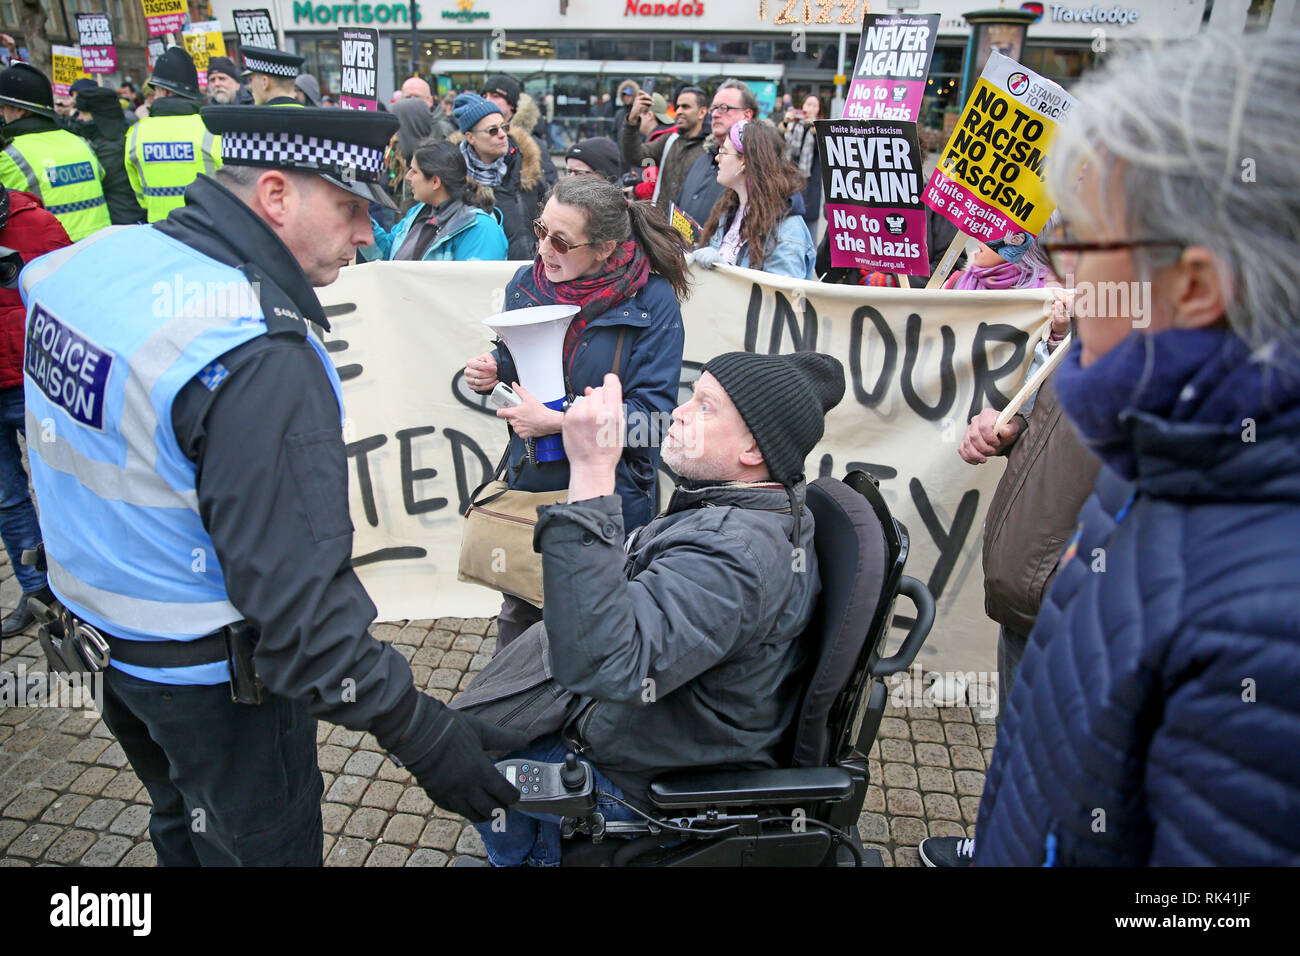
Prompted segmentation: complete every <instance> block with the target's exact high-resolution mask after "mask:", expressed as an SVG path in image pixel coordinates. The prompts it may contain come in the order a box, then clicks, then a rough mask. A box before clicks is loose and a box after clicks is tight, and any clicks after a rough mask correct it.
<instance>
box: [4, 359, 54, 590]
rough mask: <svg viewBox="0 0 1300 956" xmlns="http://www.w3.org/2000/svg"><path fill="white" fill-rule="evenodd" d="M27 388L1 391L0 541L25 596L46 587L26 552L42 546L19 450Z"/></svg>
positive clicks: (39, 572)
mask: <svg viewBox="0 0 1300 956" xmlns="http://www.w3.org/2000/svg"><path fill="white" fill-rule="evenodd" d="M25 407H26V406H25V405H24V402H23V387H22V386H21V385H15V386H13V387H12V388H0V538H2V539H4V546H5V550H6V551H8V552H9V563H10V564H12V565H13V568H14V577H16V578H17V579H18V584H19V585H20V586H21V587H22V589H23V593H30V592H32V591H39V590H40V589H41V588H43V587H45V572H44V571H37V570H36V569H35V568H29V567H25V566H24V565H23V563H22V556H23V551H24V550H26V549H28V548H34V547H36V546H37V545H38V544H40V543H41V527H40V525H39V524H37V522H36V509H35V508H34V507H33V506H32V496H31V495H30V494H28V492H27V472H25V471H23V456H22V452H20V451H19V450H18V433H19V432H25V431H26V429H25V427H24V424H25V422H24V413H25Z"/></svg>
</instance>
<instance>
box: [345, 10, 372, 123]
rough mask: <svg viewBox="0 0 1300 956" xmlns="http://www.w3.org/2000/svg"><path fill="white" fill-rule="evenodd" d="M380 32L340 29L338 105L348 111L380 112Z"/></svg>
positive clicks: (361, 29) (363, 29)
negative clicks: (341, 65)
mask: <svg viewBox="0 0 1300 956" xmlns="http://www.w3.org/2000/svg"><path fill="white" fill-rule="evenodd" d="M378 49H379V31H378V30H375V29H373V28H370V27H339V58H340V60H341V61H342V64H343V73H342V76H341V77H340V79H339V105H340V106H341V107H343V108H344V109H345V110H377V109H379V68H378V66H376V62H377V61H376V56H377V53H376V51H377V50H378Z"/></svg>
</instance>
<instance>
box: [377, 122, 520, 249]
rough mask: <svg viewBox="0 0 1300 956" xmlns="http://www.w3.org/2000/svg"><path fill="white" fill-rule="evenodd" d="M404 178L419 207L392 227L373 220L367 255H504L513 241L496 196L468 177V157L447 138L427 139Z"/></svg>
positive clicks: (418, 150)
mask: <svg viewBox="0 0 1300 956" xmlns="http://www.w3.org/2000/svg"><path fill="white" fill-rule="evenodd" d="M406 182H407V184H408V185H409V186H410V189H411V195H412V196H414V197H415V200H416V202H415V205H413V206H412V207H411V208H410V210H408V211H407V213H406V215H405V216H403V217H402V219H401V221H400V222H398V223H397V225H395V226H394V227H393V228H392V230H391V231H385V230H383V229H381V228H380V227H379V225H378V224H375V226H374V230H375V244H374V245H373V246H369V247H366V248H362V249H360V250H359V252H360V255H361V257H362V258H363V259H367V260H376V259H396V260H431V259H438V260H454V261H457V262H465V261H468V260H471V259H504V258H505V257H506V249H507V246H508V245H509V243H508V242H507V240H506V234H505V230H504V229H502V228H501V214H500V213H499V212H497V210H496V209H495V208H493V205H492V194H491V193H490V192H489V191H488V190H486V189H485V188H484V187H482V186H479V185H477V184H476V183H471V182H470V181H469V180H468V179H466V178H465V157H464V156H462V155H461V152H460V149H459V148H457V147H456V146H454V145H452V144H451V143H447V142H424V143H421V144H420V145H418V146H416V147H415V150H414V152H413V153H412V154H411V166H410V168H409V169H408V170H407V171H406Z"/></svg>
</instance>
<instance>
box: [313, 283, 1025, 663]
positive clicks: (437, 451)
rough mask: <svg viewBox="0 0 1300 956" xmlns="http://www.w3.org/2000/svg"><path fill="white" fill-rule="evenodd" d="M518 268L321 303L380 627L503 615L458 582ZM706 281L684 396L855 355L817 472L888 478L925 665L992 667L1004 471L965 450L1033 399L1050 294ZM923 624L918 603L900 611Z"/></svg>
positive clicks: (500, 429) (688, 317)
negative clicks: (978, 430)
mask: <svg viewBox="0 0 1300 956" xmlns="http://www.w3.org/2000/svg"><path fill="white" fill-rule="evenodd" d="M519 266H520V263H507V262H457V263H449V262H377V263H370V264H367V265H362V266H353V267H349V268H346V269H344V270H343V271H342V273H341V274H340V277H339V279H338V281H336V282H335V283H334V284H333V285H331V286H329V287H327V288H324V289H321V290H319V295H320V300H321V302H322V303H323V304H324V305H325V306H326V311H327V314H329V316H330V322H331V324H332V327H333V328H332V331H331V332H330V333H328V334H327V336H326V342H327V347H328V349H329V351H330V353H331V357H332V358H333V360H334V362H335V365H336V366H337V367H338V369H339V374H340V377H341V378H342V379H343V396H344V402H345V405H346V416H347V419H346V422H345V425H344V440H345V442H346V443H347V447H348V455H349V470H350V482H351V507H352V522H353V525H354V526H355V528H356V541H355V546H354V552H353V553H354V555H355V558H354V561H355V564H356V565H357V573H358V574H359V575H360V576H361V580H362V582H363V583H364V584H365V586H366V588H367V590H368V591H369V592H370V595H371V597H372V598H373V599H374V601H375V603H376V605H377V606H378V608H379V619H380V620H407V619H424V618H434V617H439V616H444V615H457V616H490V615H492V614H495V613H496V611H497V609H498V608H499V606H500V595H498V594H497V593H496V592H493V591H489V590H487V589H485V588H479V587H476V586H474V585H467V584H461V583H460V582H458V581H457V580H456V568H457V561H458V557H459V550H460V535H461V524H462V521H463V519H462V518H461V516H460V513H459V512H460V510H461V508H462V507H463V504H464V502H465V500H466V499H467V497H468V495H469V494H470V493H471V492H472V491H473V490H474V489H475V488H476V487H477V486H478V485H479V484H480V483H481V482H483V481H484V479H485V477H486V476H487V475H488V474H489V473H490V471H491V469H492V468H493V467H494V466H495V464H496V462H497V460H498V458H500V456H501V452H502V450H503V449H504V447H505V442H506V429H505V426H504V424H502V422H501V420H500V419H498V418H496V417H495V415H494V414H493V412H492V410H491V409H490V408H488V407H487V406H486V402H485V399H484V398H483V397H481V396H479V395H476V394H474V393H472V392H470V391H468V389H466V387H465V385H464V383H463V371H464V364H465V360H466V359H467V358H469V357H471V356H473V355H477V354H479V353H481V352H483V351H485V350H487V349H488V348H489V347H490V336H489V334H488V332H487V330H486V329H485V328H484V326H482V325H481V323H480V320H481V319H483V318H484V317H486V316H488V315H491V314H493V313H495V312H498V311H499V310H500V309H501V308H502V304H503V301H504V294H505V285H506V283H507V282H508V281H509V279H510V278H511V276H513V274H514V273H515V271H516V270H517V269H518V268H519ZM695 278H696V280H697V282H696V286H695V291H694V293H693V295H692V296H691V298H690V299H689V300H688V301H687V302H686V304H685V305H684V306H683V308H682V316H683V320H684V323H685V326H686V348H685V361H684V364H683V372H682V392H681V393H682V395H683V396H685V395H686V394H688V392H689V388H690V386H691V384H692V383H693V382H694V380H695V378H697V377H698V374H699V369H700V368H701V367H702V365H703V364H704V363H705V362H706V361H707V360H708V359H710V358H712V357H713V356H715V355H717V354H720V353H722V352H727V351H733V350H738V349H748V350H750V351H757V352H765V353H766V352H791V351H794V350H795V349H796V348H799V347H802V348H809V349H813V348H815V349H816V350H818V351H823V352H827V353H829V354H831V355H834V356H836V357H837V358H839V359H840V361H841V362H843V363H844V370H845V378H846V381H847V390H846V392H845V395H844V400H843V402H841V403H840V405H839V406H838V407H837V408H836V409H834V410H833V411H832V412H831V413H830V415H829V416H828V417H827V422H826V435H825V438H824V439H823V441H822V442H821V444H820V445H818V447H817V448H816V449H815V450H814V452H813V454H812V455H811V456H809V458H808V462H807V470H808V473H809V477H810V478H816V477H818V476H820V475H832V476H834V477H837V478H838V477H843V476H844V474H845V473H846V472H847V471H849V470H850V469H853V468H864V469H866V470H867V471H870V472H871V473H873V474H874V475H876V476H877V477H878V478H879V479H880V483H881V489H882V491H883V493H884V495H885V498H886V500H887V501H888V502H889V505H890V508H891V509H892V510H893V513H894V515H895V516H896V517H897V518H898V519H899V520H900V521H902V522H903V523H904V524H905V525H906V526H907V528H908V531H909V532H910V535H911V556H910V557H909V559H908V564H907V573H909V574H911V575H913V576H914V577H917V578H919V579H920V580H922V581H924V582H926V583H927V585H928V586H929V587H930V589H931V591H933V592H934V593H935V596H936V602H937V605H938V618H937V620H936V622H935V625H934V630H933V632H932V636H931V638H930V640H929V641H928V642H927V649H926V650H925V651H924V652H923V656H922V658H921V660H922V663H923V664H924V665H925V666H927V667H931V668H933V667H936V666H942V667H943V668H944V669H960V670H963V671H965V670H977V671H978V670H992V669H993V668H994V646H995V642H996V634H997V629H996V627H995V626H994V625H993V624H992V623H991V622H990V621H989V620H988V619H987V618H986V617H985V616H984V594H983V580H982V574H981V565H980V546H981V537H982V536H981V529H982V527H983V520H984V512H985V510H986V509H987V505H988V500H989V496H990V495H991V494H992V492H993V489H994V487H995V486H996V484H997V480H998V476H999V473H1000V471H1001V469H1000V468H998V467H997V466H993V467H983V466H980V467H976V466H971V465H967V464H965V463H964V462H962V461H961V459H960V458H958V456H957V445H958V443H959V442H960V440H961V438H962V436H963V435H964V433H965V429H966V422H967V419H968V418H969V417H970V416H971V415H972V414H974V413H975V412H977V411H978V410H979V409H981V408H984V407H986V406H988V405H995V406H999V407H1000V406H1001V405H1003V404H1005V403H1006V401H1007V400H1008V398H1009V397H1010V396H1011V395H1013V394H1014V393H1015V392H1016V390H1017V389H1018V388H1019V387H1020V385H1021V382H1022V381H1023V379H1024V371H1025V367H1026V363H1027V360H1028V357H1029V353H1028V349H1027V348H1026V343H1027V342H1028V341H1029V334H1030V331H1031V330H1034V329H1035V328H1036V327H1037V326H1038V325H1040V324H1041V322H1042V321H1043V319H1042V316H1043V312H1044V302H1045V300H1044V295H1043V293H1042V292H1041V291H1035V290H1023V291H1008V292H946V291H935V292H926V291H922V290H907V289H887V288H870V289H868V288H863V287H856V286H837V285H823V284H820V283H816V282H807V281H803V280H795V279H785V278H782V277H778V276H772V275H769V274H767V273H760V272H752V271H750V270H746V269H734V268H731V267H724V266H718V267H715V268H714V269H713V270H710V271H707V272H704V271H700V270H698V269H697V270H695ZM666 481H667V479H666V478H665V479H664V481H663V482H661V499H660V500H661V505H662V504H663V503H666V501H667V496H666V493H665V491H666V489H667V487H668V485H667V484H666ZM909 613H910V608H909V607H907V602H906V601H902V602H900V604H899V614H900V616H906V615H907V614H909ZM901 633H902V632H901V630H897V631H896V633H895V635H894V638H895V640H897V639H898V638H899V637H900V636H901Z"/></svg>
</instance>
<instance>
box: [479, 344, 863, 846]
mask: <svg viewBox="0 0 1300 956" xmlns="http://www.w3.org/2000/svg"><path fill="white" fill-rule="evenodd" d="M843 395H844V371H843V367H842V366H841V364H840V363H839V361H837V360H836V359H834V358H832V357H830V356H828V355H822V354H819V353H815V352H799V353H796V354H794V355H780V356H778V355H756V354H750V353H743V352H732V353H728V354H725V355H721V356H719V357H717V358H715V359H713V360H712V361H711V362H709V363H708V364H707V365H706V366H705V367H704V370H703V371H702V373H701V375H700V378H699V380H698V381H697V382H696V385H695V392H694V395H693V396H692V398H691V400H690V401H689V402H687V403H685V404H684V405H681V406H679V407H678V408H677V409H676V410H675V411H674V413H673V424H672V427H671V428H670V429H669V431H668V434H667V436H666V438H665V440H664V442H663V448H662V453H663V458H664V461H665V462H666V463H667V464H668V466H669V467H670V468H672V470H673V471H674V472H675V473H676V474H677V475H678V476H680V481H679V484H678V487H677V489H676V491H675V493H674V494H673V496H672V499H671V500H670V501H669V503H668V506H667V508H666V509H665V511H664V513H663V514H662V515H660V516H659V517H658V518H656V519H655V520H653V521H651V522H650V523H649V524H647V525H645V526H644V527H643V528H641V529H640V530H639V531H637V532H636V533H635V534H633V535H632V536H631V538H630V539H629V540H628V541H627V542H626V544H625V542H624V539H623V522H622V512H621V506H620V499H619V498H618V496H617V495H616V494H615V493H614V471H615V466H616V465H617V463H618V461H619V457H620V455H621V453H622V444H623V440H622V436H623V435H624V427H625V426H624V424H623V422H622V420H621V415H622V409H623V405H622V387H621V385H620V383H619V380H618V378H617V377H616V376H613V375H607V376H606V377H605V383H604V385H603V386H602V387H601V388H598V389H595V390H591V391H589V394H588V395H587V396H586V397H585V398H584V399H583V400H581V401H579V402H577V403H576V404H575V405H574V406H573V407H572V408H571V409H570V410H569V411H568V413H567V414H566V415H565V422H564V448H565V453H566V454H567V456H568V459H569V466H570V480H569V500H568V503H566V504H560V505H554V506H550V507H545V508H542V509H539V519H538V522H537V530H536V537H535V541H536V547H537V548H538V550H539V551H540V552H541V553H542V555H543V575H544V589H545V597H546V601H545V606H544V614H545V618H544V622H543V624H541V625H536V626H537V627H544V628H545V638H546V644H547V645H548V647H549V655H550V667H551V669H552V672H553V674H554V678H555V680H556V682H558V683H559V684H560V685H562V686H563V687H564V688H566V689H568V690H569V691H572V692H573V693H575V694H578V695H582V696H583V697H584V698H590V699H591V703H589V704H587V705H586V706H585V708H583V709H582V710H581V712H580V713H579V714H578V715H577V717H576V719H574V720H572V721H571V722H570V723H569V724H568V726H567V727H565V729H564V732H563V735H562V736H561V735H554V734H553V735H550V736H547V737H544V738H542V739H539V740H536V741H534V743H533V745H532V746H531V747H530V748H529V749H528V751H527V752H526V753H523V754H519V755H516V756H517V757H518V758H523V759H524V761H525V762H522V763H521V762H520V761H518V760H516V761H512V762H513V763H514V767H512V768H511V770H510V773H511V774H519V775H520V776H527V775H528V774H529V773H533V774H536V772H537V770H538V768H537V767H536V765H532V766H529V765H527V763H526V761H527V760H533V761H539V762H544V763H548V762H555V761H560V760H562V759H563V758H564V755H565V752H566V750H571V751H575V752H577V753H578V754H580V755H581V756H582V758H583V759H584V760H586V761H589V762H590V764H591V765H592V766H593V767H594V789H595V790H596V791H598V792H601V793H602V794H603V795H602V796H601V798H600V802H599V803H598V804H597V807H596V809H598V810H599V814H600V816H599V817H598V818H597V819H598V820H599V821H600V826H601V827H602V829H603V827H604V826H605V824H607V823H613V824H615V826H611V827H610V833H615V832H617V826H616V824H617V821H622V820H639V819H644V818H645V814H644V813H639V812H637V810H635V809H633V807H646V806H649V805H650V801H649V787H650V782H651V780H652V779H654V778H656V777H658V776H660V775H661V774H663V773H665V772H666V771H670V770H675V769H687V768H706V767H707V768H720V767H721V768H738V769H739V768H765V767H778V766H781V763H780V758H779V756H778V751H779V749H780V747H781V746H782V743H783V741H784V740H785V739H786V738H787V737H788V732H789V730H790V728H791V724H792V722H793V720H794V718H795V715H796V713H797V711H798V708H799V705H800V698H801V696H802V694H803V690H804V686H805V676H806V675H805V672H806V669H807V668H806V666H805V665H806V663H807V662H806V658H807V654H808V651H807V648H806V646H805V644H804V642H803V641H801V640H800V637H801V635H802V634H803V632H804V630H805V628H806V626H807V625H808V622H809V618H810V616H811V615H812V613H813V609H814V606H815V604H816V600H817V595H818V591H819V589H820V586H821V585H820V580H819V576H818V568H817V558H816V552H815V549H814V547H813V531H814V528H813V517H812V514H811V512H810V511H808V510H807V508H805V507H804V493H805V486H804V480H803V463H804V459H805V458H806V457H807V456H808V454H809V453H810V452H811V451H812V449H813V446H814V445H816V443H817V442H818V440H820V438H821V436H822V433H823V430H824V417H825V414H826V413H827V412H828V411H829V410H830V409H832V408H834V407H835V406H836V405H837V404H838V403H839V401H840V399H841V398H842V397H843ZM571 769H572V768H571ZM534 779H535V778H534ZM514 782H518V778H516V780H515V781H514ZM629 804H631V805H632V806H629ZM526 805H527V801H525V802H524V803H523V804H520V805H516V806H515V807H513V808H511V809H509V810H506V811H504V814H505V816H504V819H503V820H502V819H498V820H496V821H492V822H488V823H483V824H479V825H478V828H479V832H480V833H481V834H482V836H483V841H484V843H485V845H486V847H487V850H488V856H489V858H490V859H491V861H492V862H493V864H494V865H498V866H511V865H519V864H522V863H531V864H535V865H558V864H559V862H560V849H561V832H560V831H561V825H560V821H559V819H558V818H557V817H555V816H548V815H544V814H539V815H532V814H530V813H529V812H528V811H527V809H526ZM566 825H567V826H569V827H570V828H572V826H573V824H572V821H567V822H566ZM584 825H585V824H582V823H580V824H579V826H584ZM668 826H671V824H668ZM643 832H644V831H643ZM595 835H596V836H602V835H603V833H596V834H595ZM616 842H618V841H616Z"/></svg>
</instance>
